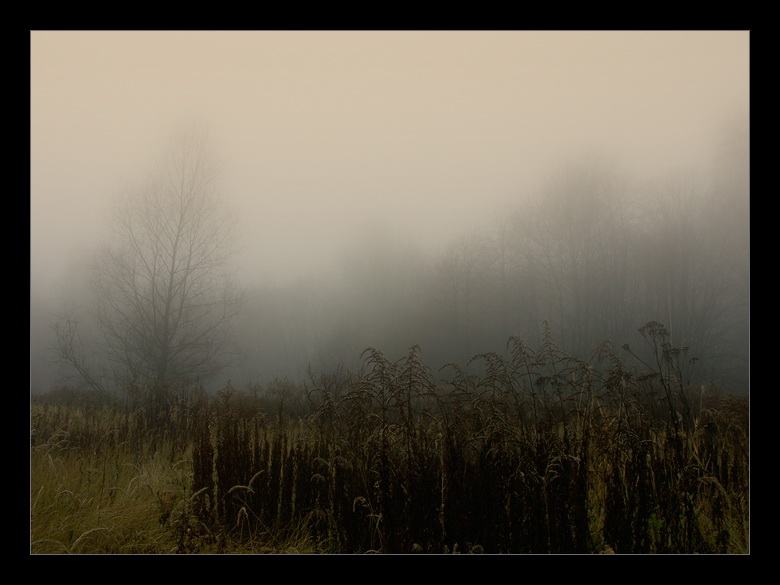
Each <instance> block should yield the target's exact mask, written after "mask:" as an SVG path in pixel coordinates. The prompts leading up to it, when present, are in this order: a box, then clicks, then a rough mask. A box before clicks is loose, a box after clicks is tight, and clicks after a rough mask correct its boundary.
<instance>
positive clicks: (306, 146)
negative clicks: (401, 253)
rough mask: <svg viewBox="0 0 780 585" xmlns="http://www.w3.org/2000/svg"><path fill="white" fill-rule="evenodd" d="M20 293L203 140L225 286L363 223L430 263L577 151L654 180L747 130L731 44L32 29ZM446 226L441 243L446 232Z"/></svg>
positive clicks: (56, 274)
mask: <svg viewBox="0 0 780 585" xmlns="http://www.w3.org/2000/svg"><path fill="white" fill-rule="evenodd" d="M30 43H31V120H30V132H31V169H30V172H31V194H30V195H31V277H32V286H33V289H34V290H35V289H37V288H38V287H44V288H48V287H52V286H57V283H59V282H61V281H62V280H63V279H64V278H65V277H66V276H67V275H69V274H74V273H77V272H78V271H79V270H80V267H83V265H84V263H85V259H86V258H88V254H89V253H90V252H91V251H92V250H93V249H94V247H95V246H96V245H97V243H98V242H99V241H100V238H101V237H102V234H101V231H100V230H102V229H104V227H105V225H106V222H107V220H108V218H109V215H110V212H111V207H112V202H113V200H114V198H115V197H116V196H117V195H118V194H119V193H120V192H121V191H122V190H123V189H124V188H126V187H127V186H129V185H131V184H133V183H135V182H137V181H140V180H141V179H143V178H144V176H145V175H146V174H147V172H148V171H150V170H151V167H152V166H153V165H154V164H155V162H156V161H157V160H158V159H159V158H160V156H161V154H162V153H163V150H164V146H165V143H166V141H167V140H168V139H169V138H170V136H171V134H172V132H173V131H174V130H175V128H176V126H177V125H179V124H181V123H183V122H185V121H188V120H196V121H199V122H200V123H204V124H206V125H207V126H208V127H209V129H210V131H211V134H212V137H213V142H214V146H215V148H216V150H217V151H218V153H219V155H220V158H221V159H222V161H223V165H222V178H221V183H220V184H221V185H222V187H223V189H222V190H223V192H224V195H225V198H226V199H227V200H228V201H229V202H230V204H231V205H232V206H233V207H234V208H235V209H236V210H237V212H238V217H239V225H238V230H239V235H240V236H241V238H242V240H243V244H244V247H245V248H244V253H243V255H242V256H241V257H240V266H241V270H242V274H243V275H244V277H245V278H246V279H247V281H249V282H263V281H273V280H274V279H275V278H277V277H285V278H286V277H290V276H295V275H297V274H298V273H305V272H312V271H316V270H317V267H318V266H319V267H323V266H326V265H328V264H329V262H330V261H331V260H333V259H334V258H335V257H336V256H338V255H339V254H340V251H339V250H341V249H342V248H343V246H344V245H345V244H346V242H347V241H349V239H350V238H351V237H352V234H354V233H356V232H357V231H359V229H360V228H361V226H362V228H363V231H364V232H365V229H366V228H365V226H369V229H374V228H373V227H372V226H377V227H382V226H384V227H385V228H387V227H388V226H389V228H390V229H391V230H397V231H398V232H399V233H408V234H409V235H410V237H413V238H416V239H419V241H420V242H421V243H423V244H425V245H426V246H427V245H435V244H436V243H438V242H441V241H442V240H443V239H445V238H447V237H448V236H449V235H456V234H455V232H458V231H459V230H462V229H466V228H467V226H469V225H470V224H474V223H477V222H479V221H481V220H482V218H488V217H489V216H490V215H491V214H494V213H496V210H498V209H501V208H502V206H504V205H506V204H508V203H509V202H512V201H517V200H520V199H521V198H522V197H524V196H525V194H527V193H528V192H531V191H534V190H535V189H537V187H538V185H539V184H543V182H544V180H545V179H547V178H549V173H550V170H551V168H552V167H553V166H554V165H556V164H559V163H561V162H562V160H563V159H565V158H567V157H570V156H576V154H577V153H580V152H601V153H603V154H605V155H607V156H610V157H615V158H616V160H617V162H619V163H620V164H621V165H622V166H623V167H624V168H625V169H627V170H629V171H631V172H632V173H637V174H642V173H647V174H652V173H656V172H659V171H661V170H664V169H668V168H676V167H686V166H689V165H696V164H700V163H701V162H702V161H703V160H704V159H705V158H706V157H709V156H710V154H711V151H712V147H713V141H714V140H715V139H716V136H717V132H718V131H719V129H720V126H721V124H722V122H723V119H724V117H727V116H729V115H733V114H734V113H735V112H740V111H745V110H746V109H747V105H748V99H749V95H748V89H749V78H748V73H749V33H748V32H746V31H712V32H710V31H679V32H674V31H662V32H651V31H625V32H623V31H616V32H614V31H613V32H610V31H598V32H597V31H594V32H572V31H568V32H566V31H561V32H550V31H506V32H493V31H481V32H467V31H464V32H455V31H453V32H448V31H427V32H426V31H420V32H412V31H409V32H390V31H354V32H349V31H338V32H326V31H322V32H318V31H313V32H311V31H310V32H283V31H247V32H180V31H170V32H132V31H93V32H89V31H86V32H72V31H33V32H32V33H31V36H30ZM445 226H446V229H444V228H445Z"/></svg>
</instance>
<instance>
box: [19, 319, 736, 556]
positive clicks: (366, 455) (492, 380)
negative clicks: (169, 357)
mask: <svg viewBox="0 0 780 585" xmlns="http://www.w3.org/2000/svg"><path fill="white" fill-rule="evenodd" d="M645 333H646V335H647V339H648V340H649V341H650V344H651V347H652V348H653V349H654V352H653V353H652V354H651V357H652V360H651V361H648V362H647V363H644V364H640V365H641V367H637V365H636V364H634V363H627V362H625V361H623V360H621V359H618V357H616V355H615V353H614V352H613V351H612V349H611V348H610V347H609V346H608V345H607V346H604V347H601V348H599V349H598V350H597V352H595V353H594V359H593V360H590V361H587V362H586V361H582V360H579V359H575V358H573V357H571V356H568V355H566V354H564V353H562V352H561V351H559V350H558V349H557V347H556V346H555V343H554V342H553V341H552V340H551V339H547V340H545V342H544V343H543V344H542V345H541V347H539V348H537V349H531V348H529V347H527V346H526V345H524V344H523V342H522V341H521V340H519V339H512V340H510V346H509V350H510V351H509V357H500V356H498V355H495V354H486V355H481V356H477V357H476V358H474V360H473V363H472V364H470V365H469V366H468V367H464V368H461V367H458V366H456V365H452V366H451V367H449V368H447V369H446V370H442V371H441V372H437V373H436V374H435V375H434V373H433V372H431V371H430V370H429V369H428V368H427V367H426V366H425V364H424V363H423V361H422V359H421V357H420V353H419V348H417V347H413V348H411V349H410V350H409V353H408V355H406V356H405V357H404V358H402V359H400V360H398V361H390V360H388V359H387V358H386V357H385V356H384V355H383V354H382V353H381V352H380V351H378V350H375V349H369V350H366V353H365V354H364V358H365V371H364V372H363V373H361V374H355V373H350V372H346V371H336V372H332V373H329V374H319V375H314V374H313V375H312V376H311V384H306V385H305V386H304V387H297V386H295V385H293V384H291V383H289V382H286V381H283V380H276V381H274V382H272V383H270V384H268V385H267V386H266V387H265V388H261V387H259V386H255V387H251V388H247V389H234V388H232V387H230V385H228V386H227V387H226V388H225V389H223V390H222V391H220V392H219V393H218V394H217V395H216V396H207V395H205V394H204V393H203V392H201V391H197V390H194V389H174V388H161V387H155V386H151V387H145V388H127V389H125V391H124V392H123V393H122V394H121V396H117V397H106V396H96V395H93V394H89V393H84V392H75V391H66V390H63V391H61V392H59V393H55V394H52V395H50V396H47V397H45V398H42V399H36V400H34V401H33V402H32V404H31V453H30V471H31V491H30V507H31V544H30V550H31V553H33V554H53V553H77V554H173V553H187V554H194V553H200V554H222V553H274V554H280V553H301V554H358V553H401V554H412V553H423V554H445V553H487V554H595V553H616V554H638V553H662V554H692V553H700V554H747V553H749V552H750V541H749V534H750V525H749V518H750V515H749V504H750V499H749V494H750V490H749V407H748V401H747V399H746V398H745V397H738V396H733V395H728V394H724V393H721V392H719V391H718V390H717V389H716V388H714V387H712V386H709V385H695V386H694V385H691V384H688V383H687V382H686V380H685V374H684V365H685V359H684V351H680V350H677V349H676V348H672V347H671V346H669V345H668V343H666V341H665V338H664V332H663V330H662V329H660V328H658V327H655V326H654V325H653V324H648V325H647V326H646V328H645ZM475 372H477V373H475Z"/></svg>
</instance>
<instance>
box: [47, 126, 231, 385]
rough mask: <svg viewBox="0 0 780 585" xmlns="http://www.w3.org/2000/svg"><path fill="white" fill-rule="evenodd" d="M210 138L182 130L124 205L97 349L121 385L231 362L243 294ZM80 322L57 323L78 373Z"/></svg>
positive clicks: (172, 379) (98, 289) (177, 378)
mask: <svg viewBox="0 0 780 585" xmlns="http://www.w3.org/2000/svg"><path fill="white" fill-rule="evenodd" d="M215 178H216V173H215V169H214V166H213V164H212V158H211V157H210V155H209V152H208V149H207V147H206V142H205V140H204V139H203V137H202V136H199V135H196V134H193V133H182V134H180V135H179V136H178V137H177V138H176V141H175V144H174V147H173V148H172V149H171V151H170V152H169V154H168V155H167V156H166V157H165V158H164V160H163V162H162V164H161V165H160V167H159V169H157V171H156V172H155V173H154V174H153V175H152V177H151V179H150V180H149V181H147V182H146V183H145V184H144V185H143V187H142V188H140V189H138V190H137V191H135V192H133V193H131V195H130V196H129V197H126V198H125V199H123V200H122V202H121V203H120V205H119V206H118V209H117V214H116V218H115V222H114V224H113V227H114V230H113V233H112V235H111V238H110V240H109V241H108V243H107V244H106V246H105V247H104V248H103V250H102V251H101V253H100V254H99V256H98V259H97V262H96V264H95V267H94V281H93V285H94V292H95V305H94V311H93V316H94V318H95V321H96V324H97V327H98V330H99V332H100V336H101V339H100V345H99V349H98V350H96V353H97V354H98V355H100V356H102V357H103V358H105V359H107V360H108V361H109V362H110V363H111V364H112V365H113V366H114V371H115V372H116V375H117V378H118V380H117V381H118V382H120V383H126V382H130V381H132V382H136V383H140V384H143V383H146V382H149V381H156V382H158V383H159V384H160V385H162V386H164V385H167V384H187V383H191V382H193V381H195V380H197V379H206V378H208V377H209V376H211V375H213V374H215V373H217V372H218V371H220V369H221V368H223V367H224V366H225V365H226V360H225V357H226V353H225V349H226V341H227V335H228V331H229V325H230V322H231V320H232V319H233V317H234V316H235V315H236V313H237V310H238V309H239V306H240V300H241V295H240V294H239V293H238V292H237V291H236V289H235V288H234V287H233V286H232V284H231V281H230V278H229V275H228V273H227V268H228V260H229V257H230V255H231V252H232V246H231V241H232V240H231V227H232V224H231V221H230V219H229V215H228V214H227V213H226V208H225V207H224V206H223V205H222V203H221V202H220V200H219V198H218V196H217V191H216V184H215ZM73 326H74V323H73V322H72V321H71V322H62V321H60V322H59V323H58V324H57V326H56V327H59V331H60V332H61V333H62V334H61V335H58V343H59V349H60V354H61V356H63V357H65V358H68V357H70V358H72V359H68V360H67V361H69V362H70V364H71V365H73V366H74V367H76V369H78V364H77V363H76V362H77V361H78V360H79V359H80V358H79V354H77V353H74V351H73V350H74V347H73V343H72V342H73V341H74V340H77V339H78V336H77V335H76V332H75V330H74V328H73Z"/></svg>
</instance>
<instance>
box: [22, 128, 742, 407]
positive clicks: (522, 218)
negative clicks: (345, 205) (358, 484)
mask: <svg viewBox="0 0 780 585" xmlns="http://www.w3.org/2000/svg"><path fill="white" fill-rule="evenodd" d="M518 164H521V161H519V162H518ZM534 195H535V196H534V197H531V198H527V197H524V198H523V199H522V201H519V202H518V205H517V206H516V208H514V209H511V210H508V211H507V212H506V213H504V214H503V215H501V216H500V217H495V216H494V218H493V220H492V221H490V222H488V223H487V224H486V225H483V224H477V222H476V220H475V226H474V229H473V230H471V231H468V232H467V233H458V232H455V231H454V230H453V233H452V237H451V239H450V243H449V244H448V245H447V246H446V247H444V248H443V249H440V250H436V251H433V250H422V249H421V248H420V247H418V246H417V245H416V244H415V243H414V242H409V241H406V240H404V239H403V238H402V237H401V236H399V235H398V234H396V233H394V231H393V226H392V225H388V226H386V228H385V229H384V230H377V231H372V232H371V233H370V234H367V235H365V236H363V237H362V238H357V239H356V241H355V244H354V246H353V247H352V249H351V251H350V253H349V255H348V256H347V257H345V258H343V262H342V265H341V266H340V267H338V268H334V269H333V270H334V272H333V277H332V278H329V279H328V280H327V282H325V281H322V282H320V281H319V280H315V279H309V280H307V279H306V278H305V277H302V279H301V281H300V282H299V283H296V284H287V285H274V284H269V285H268V286H266V287H259V288H252V289H249V290H247V291H246V294H245V298H244V302H243V305H242V308H241V312H240V314H239V316H238V318H237V319H236V320H235V321H234V324H233V327H232V335H231V338H230V340H231V341H230V346H229V348H230V349H231V350H232V351H233V363H232V366H231V367H230V368H228V369H226V370H224V371H223V372H221V373H220V374H219V375H218V376H216V377H215V378H214V384H215V388H220V387H224V385H225V383H226V381H227V379H228V378H231V379H232V385H233V386H234V387H240V386H244V385H250V384H266V383H268V382H270V381H271V380H274V379H285V378H286V379H289V380H290V381H292V382H294V383H298V382H300V381H302V380H305V379H306V377H307V375H309V374H310V373H311V372H312V371H314V372H328V371H333V370H335V369H338V368H346V369H349V370H358V369H360V368H361V367H362V361H361V355H362V353H363V351H364V350H365V349H366V348H367V347H375V348H378V349H380V350H381V351H382V352H383V353H384V354H385V355H387V356H388V357H390V358H392V359H396V358H399V357H401V356H403V355H405V354H406V353H407V352H408V350H409V348H410V347H412V346H413V345H418V346H419V347H420V348H421V354H422V358H423V359H424V361H425V363H426V364H428V365H429V366H431V367H432V368H433V370H434V371H436V369H437V368H439V367H442V366H444V365H445V364H447V363H450V362H454V363H458V364H461V365H465V364H467V363H468V362H469V360H470V359H471V358H473V357H474V356H475V355H477V354H480V353H483V352H497V353H506V352H507V351H508V350H507V341H508V339H509V338H510V337H512V336H516V337H519V338H522V339H523V340H524V341H525V342H526V343H528V344H529V345H531V346H537V345H539V344H540V343H541V341H542V339H543V335H544V332H545V328H546V327H549V330H550V331H551V332H552V334H553V335H554V337H555V339H556V340H557V342H558V345H559V346H560V348H561V349H562V350H563V351H565V352H567V353H569V354H571V355H573V356H577V357H579V358H581V359H586V360H587V359H589V358H590V356H591V352H593V351H594V350H595V349H596V348H598V347H599V346H600V344H601V343H602V342H604V341H609V342H611V343H612V344H613V346H614V347H615V348H620V347H621V346H623V345H624V344H629V346H630V347H631V349H632V350H634V349H635V348H634V346H633V344H634V343H635V342H637V341H638V339H639V334H638V333H637V330H638V329H639V328H640V327H641V326H642V325H644V324H645V323H647V322H649V321H656V322H659V323H662V324H664V326H665V327H666V328H667V329H668V330H669V332H670V335H671V342H672V344H673V345H674V346H676V347H680V348H687V349H686V352H687V356H689V357H690V364H691V367H692V375H693V378H694V380H696V381H701V382H704V381H712V382H714V383H715V384H716V385H718V386H719V387H721V388H723V389H725V390H728V391H732V392H736V393H745V392H747V390H748V375H749V293H750V287H749V282H750V247H749V150H748V141H747V138H746V136H744V135H739V134H738V133H733V134H732V135H730V136H727V137H725V138H724V140H723V143H722V144H721V145H720V148H719V149H718V154H717V156H716V157H715V159H714V160H713V164H712V171H711V172H709V173H706V174H701V175H693V174H685V173H680V174H677V175H670V176H667V177H663V178H658V179H657V180H654V181H649V182H646V183H644V184H637V182H636V181H634V180H633V179H632V178H631V177H628V176H625V175H624V174H623V173H621V171H620V170H619V169H615V168H614V167H612V166H610V165H604V164H601V163H599V162H594V161H582V162H579V163H578V164H572V165H568V166H565V165H564V166H562V167H561V168H560V170H559V171H558V172H557V173H556V174H555V176H552V177H551V178H550V181H549V182H548V184H547V188H546V189H543V190H542V191H541V192H539V193H537V194H534ZM474 197H480V194H479V193H475V194H474ZM486 199H489V198H486ZM489 211H490V210H489V209H486V215H489ZM414 213H415V210H414V209H409V214H414ZM442 217H446V213H444V212H443V213H442ZM437 229H438V226H437ZM301 237H302V238H305V237H306V234H301ZM280 253H281V252H280ZM57 302H59V300H51V299H49V300H45V299H42V298H38V297H32V298H31V358H35V359H37V358H39V357H40V356H43V355H48V356H49V357H51V354H46V353H45V352H46V351H47V348H48V347H49V346H50V345H51V339H50V337H51V331H50V329H49V323H48V322H49V320H50V317H51V314H52V311H55V310H57ZM82 334H83V335H84V338H85V339H88V338H89V334H90V329H89V325H88V324H87V325H86V327H85V328H84V329H83V331H82ZM34 363H40V364H44V363H45V362H44V361H43V360H42V359H41V360H39V361H36V362H34ZM47 368H52V369H47ZM31 369H32V370H33V371H32V374H31V386H32V391H33V392H34V393H37V392H42V391H46V390H48V389H50V388H51V387H54V386H61V385H62V384H63V383H76V382H75V381H71V382H67V378H63V377H58V375H55V374H54V373H53V372H54V370H53V366H46V367H44V366H43V365H42V366H41V367H40V368H38V367H36V366H35V365H34V364H33V365H32V368H31ZM63 373H65V372H63Z"/></svg>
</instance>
